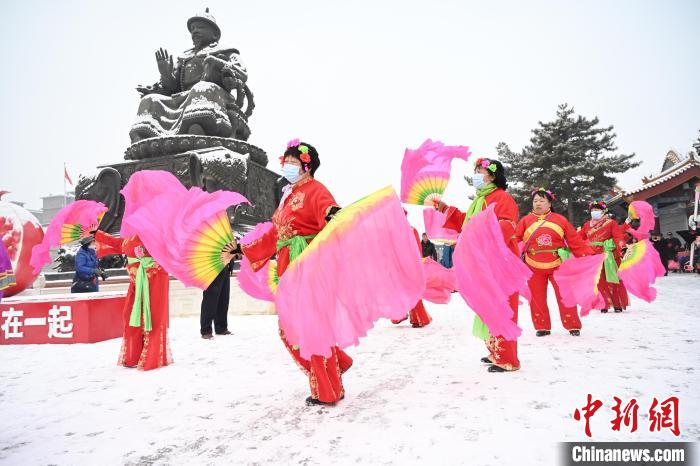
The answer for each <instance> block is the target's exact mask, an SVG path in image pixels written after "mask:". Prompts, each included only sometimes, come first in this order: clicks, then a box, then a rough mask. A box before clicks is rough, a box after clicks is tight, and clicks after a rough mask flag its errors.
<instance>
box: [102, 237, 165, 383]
mask: <svg viewBox="0 0 700 466" xmlns="http://www.w3.org/2000/svg"><path fill="white" fill-rule="evenodd" d="M94 236H95V241H96V242H98V243H99V244H100V246H101V251H102V252H103V253H104V254H125V255H126V260H127V266H126V268H127V271H128V272H129V290H128V291H127V294H126V301H125V303H124V313H123V315H124V340H123V341H122V347H121V351H120V352H119V360H118V364H119V365H120V366H124V367H138V369H139V370H144V371H148V370H151V369H158V368H159V367H162V366H167V365H168V364H172V363H173V359H172V355H171V354H170V343H169V342H168V327H169V315H168V292H169V289H170V283H169V276H168V272H166V271H165V270H164V269H163V267H161V266H160V265H159V264H157V263H156V262H155V261H154V260H153V257H151V256H150V254H149V253H148V251H147V250H146V247H145V246H144V245H143V242H142V241H141V240H140V239H139V237H138V236H137V235H132V236H127V237H126V238H117V237H115V236H112V235H110V234H107V233H105V232H103V231H99V230H98V231H95V232H94Z"/></svg>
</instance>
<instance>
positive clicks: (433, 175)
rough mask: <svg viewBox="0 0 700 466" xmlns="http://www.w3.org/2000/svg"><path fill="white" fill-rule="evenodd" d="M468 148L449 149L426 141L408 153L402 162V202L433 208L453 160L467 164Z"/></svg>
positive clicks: (448, 174) (439, 196) (440, 144)
mask: <svg viewBox="0 0 700 466" xmlns="http://www.w3.org/2000/svg"><path fill="white" fill-rule="evenodd" d="M470 155H471V153H470V152H469V147H467V146H446V145H444V144H443V143H441V142H440V141H432V140H431V139H426V140H425V142H424V143H423V144H421V146H420V147H419V148H418V149H415V150H413V149H406V151H405V152H404V156H403V161H402V162H401V201H403V202H406V203H408V204H416V205H426V206H430V207H432V206H433V205H434V203H435V202H436V201H439V200H440V199H441V198H442V194H443V193H444V192H445V189H446V188H447V182H448V181H449V179H450V168H451V165H452V159H455V158H458V159H462V160H465V161H466V160H467V159H468V158H469V156H470Z"/></svg>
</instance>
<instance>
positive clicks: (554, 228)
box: [515, 212, 593, 270]
mask: <svg viewBox="0 0 700 466" xmlns="http://www.w3.org/2000/svg"><path fill="white" fill-rule="evenodd" d="M533 235H534V237H532V236H533ZM515 237H516V240H517V241H522V242H523V243H525V244H524V247H526V249H527V251H526V252H525V262H526V263H527V264H528V265H529V266H530V267H532V268H535V269H543V270H549V269H554V268H556V267H559V266H560V265H561V259H560V258H559V255H558V254H557V249H559V248H566V247H568V248H569V249H571V252H572V253H573V254H574V256H576V257H579V256H587V255H591V254H593V250H592V249H591V248H590V246H588V244H586V242H585V241H584V240H583V239H581V237H580V236H579V235H578V233H576V229H575V228H574V227H573V225H571V223H569V221H568V220H567V219H566V217H564V216H563V215H560V214H557V213H555V212H549V213H548V214H544V215H537V214H536V213H534V212H530V213H529V214H527V215H526V216H524V217H523V218H521V219H520V221H519V222H518V226H517V227H516V228H515Z"/></svg>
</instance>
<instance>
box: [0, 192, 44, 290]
mask: <svg viewBox="0 0 700 466" xmlns="http://www.w3.org/2000/svg"><path fill="white" fill-rule="evenodd" d="M6 193H7V191H0V240H2V243H3V245H4V246H5V249H7V253H8V255H9V256H10V261H11V262H12V270H13V271H14V274H15V278H16V281H17V283H16V284H15V285H13V286H11V287H9V288H6V289H5V290H3V296H4V297H5V298H7V297H9V296H14V295H16V294H17V293H20V292H21V291H23V290H26V289H27V288H29V287H30V286H31V285H32V283H34V280H35V279H36V275H35V274H34V272H33V271H32V267H31V266H30V265H29V259H30V258H31V256H32V248H33V247H34V246H35V245H37V244H39V243H41V240H42V239H43V238H44V230H42V228H41V224H39V220H37V218H36V217H35V216H33V215H32V214H31V213H29V211H28V210H27V209H25V208H23V207H21V206H19V205H17V204H13V203H12V202H7V201H3V200H2V196H3V195H4V194H6Z"/></svg>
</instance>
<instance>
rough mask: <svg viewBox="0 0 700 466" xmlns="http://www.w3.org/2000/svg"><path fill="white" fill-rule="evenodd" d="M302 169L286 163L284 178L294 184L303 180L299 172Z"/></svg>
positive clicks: (283, 169)
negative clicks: (300, 179)
mask: <svg viewBox="0 0 700 466" xmlns="http://www.w3.org/2000/svg"><path fill="white" fill-rule="evenodd" d="M299 170H300V167H299V166H298V165H292V164H291V163H285V164H284V165H283V166H282V176H284V177H285V178H286V179H287V181H289V182H290V183H292V184H294V183H296V182H297V181H299V178H301V173H300V172H299Z"/></svg>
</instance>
